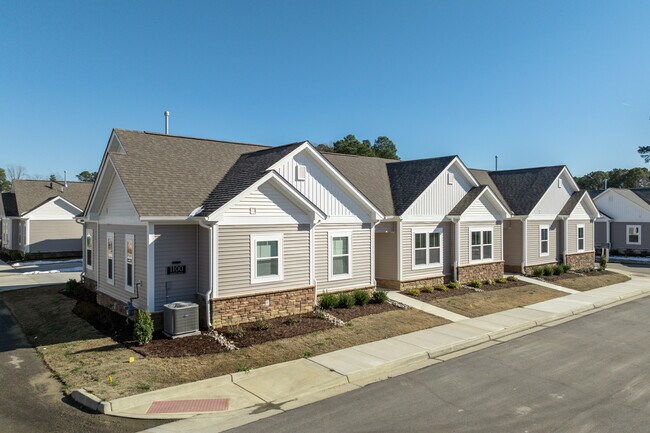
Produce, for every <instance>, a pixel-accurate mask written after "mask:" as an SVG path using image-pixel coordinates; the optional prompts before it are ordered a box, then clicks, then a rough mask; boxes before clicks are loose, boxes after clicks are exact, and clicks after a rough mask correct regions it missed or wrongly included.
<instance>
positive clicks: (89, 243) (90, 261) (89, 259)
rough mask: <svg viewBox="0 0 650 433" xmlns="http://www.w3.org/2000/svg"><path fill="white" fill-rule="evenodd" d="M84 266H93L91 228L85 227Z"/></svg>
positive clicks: (89, 267) (90, 267)
mask: <svg viewBox="0 0 650 433" xmlns="http://www.w3.org/2000/svg"><path fill="white" fill-rule="evenodd" d="M86 268H88V269H92V268H93V229H86Z"/></svg>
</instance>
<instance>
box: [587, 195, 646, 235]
mask: <svg viewBox="0 0 650 433" xmlns="http://www.w3.org/2000/svg"><path fill="white" fill-rule="evenodd" d="M594 202H595V204H596V206H597V207H598V210H600V211H601V212H603V213H605V214H607V216H609V217H610V218H612V219H613V220H614V221H617V222H625V223H627V224H641V223H647V222H650V206H649V205H648V204H647V203H645V202H644V201H643V200H641V199H640V198H639V197H638V196H637V195H636V194H634V192H632V191H629V190H609V191H606V192H605V193H603V194H602V195H601V196H599V197H598V198H597V199H595V200H594ZM621 242H623V243H624V242H625V238H624V237H623V238H621Z"/></svg>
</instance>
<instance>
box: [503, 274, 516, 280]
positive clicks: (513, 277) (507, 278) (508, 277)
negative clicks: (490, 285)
mask: <svg viewBox="0 0 650 433" xmlns="http://www.w3.org/2000/svg"><path fill="white" fill-rule="evenodd" d="M506 280H508V281H518V280H517V277H515V276H514V275H508V276H507V277H506Z"/></svg>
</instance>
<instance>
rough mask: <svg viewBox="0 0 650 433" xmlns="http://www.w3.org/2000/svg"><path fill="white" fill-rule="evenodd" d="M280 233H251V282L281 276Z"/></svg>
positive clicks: (281, 253) (260, 281)
mask: <svg viewBox="0 0 650 433" xmlns="http://www.w3.org/2000/svg"><path fill="white" fill-rule="evenodd" d="M282 255H283V237H282V234H281V233H279V234H269V235H251V284H255V283H264V282H268V281H279V280H282V278H283V269H282V266H283V260H282Z"/></svg>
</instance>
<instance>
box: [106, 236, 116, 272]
mask: <svg viewBox="0 0 650 433" xmlns="http://www.w3.org/2000/svg"><path fill="white" fill-rule="evenodd" d="M106 281H107V282H108V284H110V285H114V284H115V234H114V233H113V232H108V233H106Z"/></svg>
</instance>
